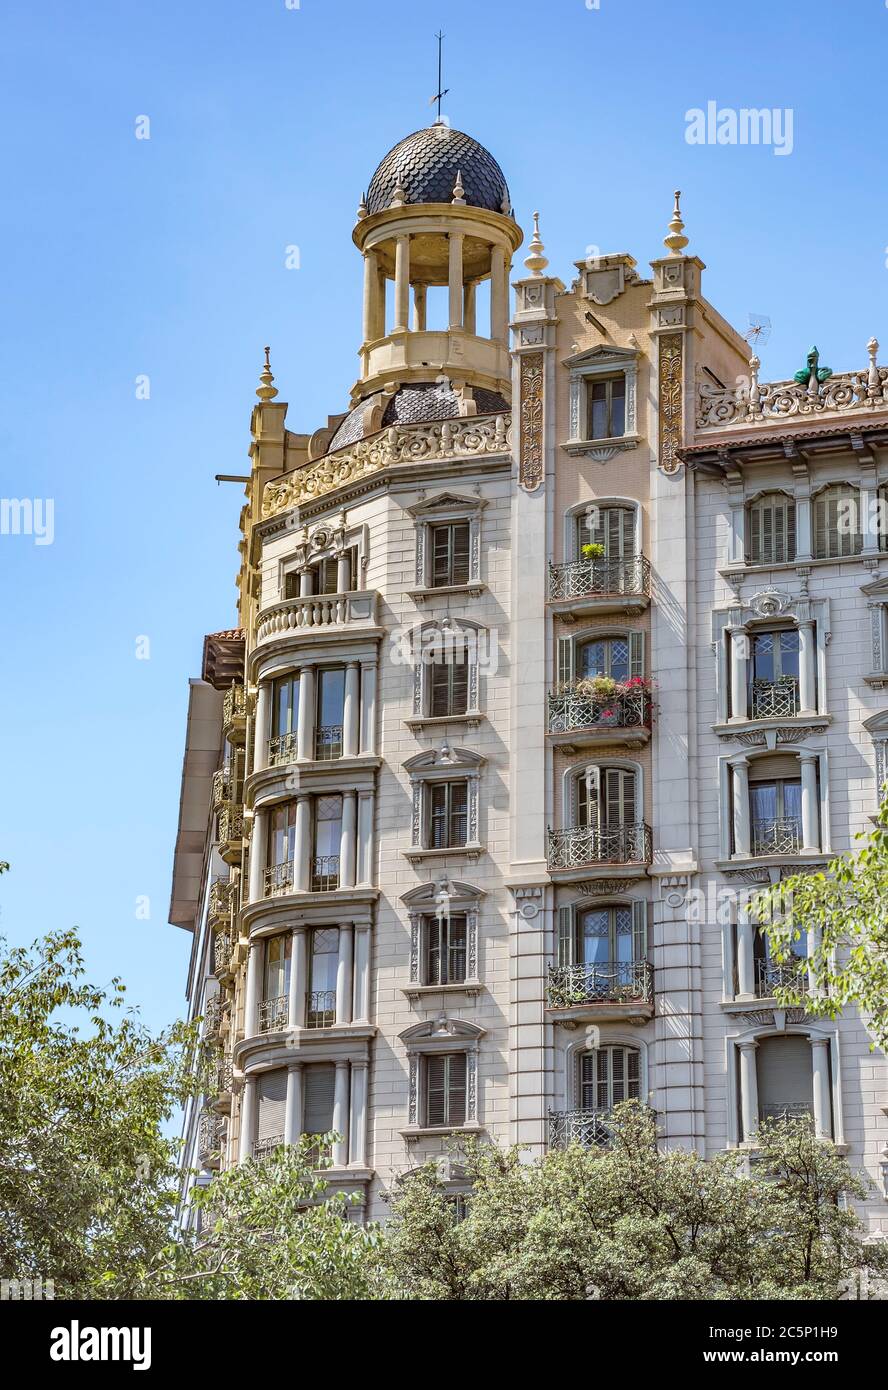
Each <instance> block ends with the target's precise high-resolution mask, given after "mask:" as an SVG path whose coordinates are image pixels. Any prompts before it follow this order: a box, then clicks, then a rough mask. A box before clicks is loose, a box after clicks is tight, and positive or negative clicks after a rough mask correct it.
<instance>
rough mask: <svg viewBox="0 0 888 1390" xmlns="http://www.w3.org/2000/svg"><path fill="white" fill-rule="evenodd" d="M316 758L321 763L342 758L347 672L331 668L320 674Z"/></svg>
mask: <svg viewBox="0 0 888 1390" xmlns="http://www.w3.org/2000/svg"><path fill="white" fill-rule="evenodd" d="M317 698H318V703H317V725H316V727H315V757H316V758H317V759H319V760H321V761H328V760H330V759H332V758H341V757H342V721H343V717H344V715H343V711H344V709H345V670H344V668H343V667H342V666H333V667H329V668H327V669H326V670H323V671H320V672H319V673H318V697H317Z"/></svg>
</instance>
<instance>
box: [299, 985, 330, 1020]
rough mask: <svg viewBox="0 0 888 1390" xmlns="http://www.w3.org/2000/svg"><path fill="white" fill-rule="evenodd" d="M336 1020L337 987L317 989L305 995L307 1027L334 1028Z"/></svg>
mask: <svg viewBox="0 0 888 1390" xmlns="http://www.w3.org/2000/svg"><path fill="white" fill-rule="evenodd" d="M335 1022H336V991H335V989H316V990H312V991H311V992H310V993H309V994H307V995H306V996H305V1026H306V1028H332V1027H333V1024H334V1023H335Z"/></svg>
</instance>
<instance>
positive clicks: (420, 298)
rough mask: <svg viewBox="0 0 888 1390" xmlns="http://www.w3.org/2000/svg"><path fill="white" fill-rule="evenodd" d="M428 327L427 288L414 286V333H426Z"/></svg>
mask: <svg viewBox="0 0 888 1390" xmlns="http://www.w3.org/2000/svg"><path fill="white" fill-rule="evenodd" d="M425 327H426V286H425V285H414V286H413V331H414V333H424V332H425Z"/></svg>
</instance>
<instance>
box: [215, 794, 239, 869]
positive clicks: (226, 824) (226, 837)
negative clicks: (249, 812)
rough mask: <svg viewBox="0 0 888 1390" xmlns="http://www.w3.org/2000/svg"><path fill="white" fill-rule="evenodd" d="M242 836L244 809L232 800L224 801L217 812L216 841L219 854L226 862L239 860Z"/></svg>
mask: <svg viewBox="0 0 888 1390" xmlns="http://www.w3.org/2000/svg"><path fill="white" fill-rule="evenodd" d="M243 838H244V809H243V807H242V806H238V805H237V804H236V803H235V802H233V801H226V802H225V803H224V804H223V806H222V809H221V811H220V812H219V819H218V830H217V833H216V841H217V844H218V848H219V854H220V856H221V858H222V859H224V860H225V863H226V864H237V863H239V862H240V857H241V850H242V848H243Z"/></svg>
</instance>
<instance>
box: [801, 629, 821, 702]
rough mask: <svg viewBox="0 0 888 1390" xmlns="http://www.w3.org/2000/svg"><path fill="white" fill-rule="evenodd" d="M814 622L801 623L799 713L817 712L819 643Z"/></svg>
mask: <svg viewBox="0 0 888 1390" xmlns="http://www.w3.org/2000/svg"><path fill="white" fill-rule="evenodd" d="M814 633H815V629H814V624H813V622H805V623H799V706H800V708H799V714H816V713H817V676H816V669H817V668H816V664H815V663H816V657H817V643H816V640H815V635H814Z"/></svg>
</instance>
